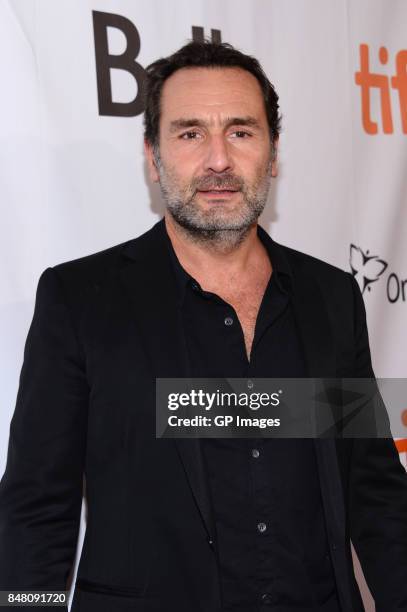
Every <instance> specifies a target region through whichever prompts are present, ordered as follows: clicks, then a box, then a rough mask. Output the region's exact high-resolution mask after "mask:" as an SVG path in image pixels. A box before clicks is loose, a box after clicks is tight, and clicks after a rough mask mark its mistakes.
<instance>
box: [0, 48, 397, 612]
mask: <svg viewBox="0 0 407 612" xmlns="http://www.w3.org/2000/svg"><path fill="white" fill-rule="evenodd" d="M278 135H279V115H278V96H277V94H276V92H275V91H274V88H273V87H272V85H271V84H270V82H269V81H268V79H267V78H266V76H265V75H264V73H263V71H262V69H261V67H260V65H259V63H258V62H257V61H256V60H255V59H254V58H252V57H250V56H247V55H244V54H243V53H241V52H239V51H237V50H235V49H233V47H231V46H229V45H226V44H212V43H208V42H204V43H190V44H188V45H186V46H185V47H183V48H181V49H180V50H179V51H178V52H176V53H175V54H174V55H172V56H170V57H168V58H165V59H161V60H159V61H157V62H155V63H154V64H152V65H151V66H150V67H149V68H148V70H147V98H146V112H145V151H146V156H147V161H148V166H149V171H150V175H151V179H152V180H153V181H158V182H159V183H160V186H161V189H162V193H163V198H164V201H165V204H166V212H165V218H164V219H163V220H161V221H160V222H158V223H157V224H156V225H155V226H154V227H153V228H152V229H151V230H149V231H148V232H147V233H145V234H144V235H142V236H140V237H139V238H136V239H134V240H130V241H128V242H126V243H124V244H120V245H117V246H115V247H113V248H110V249H107V250H106V251H103V252H100V253H96V254H93V255H91V256H88V257H84V258H82V259H79V260H75V261H71V262H67V263H64V264H60V265H58V266H54V267H53V268H47V269H46V270H45V271H44V272H43V274H42V275H41V278H40V280H39V284H38V290H37V297H36V305H35V312H34V317H33V321H32V324H31V327H30V330H29V334H28V338H27V343H26V347H25V354H24V364H23V367H22V372H21V378H20V387H19V392H18V397H17V405H16V409H15V413H14V416H13V419H12V423H11V431H10V443H9V453H8V460H7V467H6V472H5V474H4V477H3V479H2V482H1V486H0V503H1V510H0V543H1V546H0V588H1V589H3V590H5V589H7V590H10V589H48V590H57V589H64V588H65V586H66V582H67V579H68V576H69V572H70V570H71V568H72V563H73V559H74V552H75V546H76V538H77V533H78V524H79V515H80V506H81V497H82V476H83V473H84V474H85V477H86V497H87V503H88V518H87V530H86V535H85V540H84V545H83V550H82V555H81V560H80V564H79V569H78V577H77V580H76V585H75V592H74V597H73V605H72V610H73V612H94V611H95V612H96V611H97V612H107V611H114V612H124V611H130V610H131V611H133V612H161V611H167V610H171V611H172V610H174V611H177V612H191V611H194V612H215V611H220V610H236V611H240V612H254V611H257V610H261V611H265V610H274V611H275V612H277V611H278V612H293V611H294V610H295V611H297V610H307V611H309V612H310V611H316V610H322V611H324V612H334V611H335V612H337V611H339V610H342V611H345V612H351V611H360V610H363V605H362V602H361V598H360V594H359V591H358V588H357V585H356V581H355V578H354V574H353V569H352V558H351V551H350V538H352V541H353V544H354V545H355V548H356V550H357V552H358V555H359V557H360V560H361V563H362V566H363V569H364V572H365V575H366V578H367V582H368V584H369V586H370V589H371V591H372V593H373V596H374V598H375V600H376V609H377V610H380V611H383V612H384V611H385V612H390V611H396V610H398V611H400V610H407V482H406V474H405V472H404V469H403V467H402V466H401V463H400V461H399V458H398V455H397V452H396V449H395V445H394V443H393V441H392V440H391V439H382V440H379V439H358V440H356V439H355V440H350V439H348V440H334V439H325V440H311V439H286V440H282V439H281V440H271V439H269V440H267V439H260V438H259V439H255V440H253V439H234V438H233V439H210V438H207V439H156V437H155V379H156V378H157V377H169V378H172V377H174V378H183V377H188V376H192V377H225V376H227V377H242V378H247V385H248V388H249V389H250V388H251V387H252V386H253V384H255V378H256V377H267V378H270V377H308V376H311V377H337V376H347V377H371V376H374V374H373V371H372V366H371V359H370V352H369V344H368V335H367V329H366V320H365V312H364V307H363V301H362V297H361V294H360V291H359V289H358V287H357V284H356V282H355V280H354V279H353V277H352V276H351V275H350V274H349V273H345V272H343V271H341V270H339V269H337V268H335V267H333V266H330V265H328V264H326V263H323V262H321V261H319V260H317V259H315V258H312V257H310V256H307V255H305V254H302V253H299V252H297V251H294V250H292V249H289V248H287V247H284V246H281V245H278V244H277V243H276V242H274V241H273V240H272V239H271V238H270V237H269V236H268V234H267V233H266V232H265V231H264V230H263V229H262V228H260V227H259V226H258V225H257V220H258V217H259V215H260V213H261V212H262V210H263V208H264V206H265V203H266V198H267V193H268V189H269V184H270V180H271V177H275V176H276V174H277V147H278Z"/></svg>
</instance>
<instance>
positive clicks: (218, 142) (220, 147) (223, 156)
mask: <svg viewBox="0 0 407 612" xmlns="http://www.w3.org/2000/svg"><path fill="white" fill-rule="evenodd" d="M232 165H233V163H232V159H231V155H230V151H229V148H228V143H227V140H226V138H225V136H224V135H223V134H214V135H212V136H211V138H210V139H209V141H208V144H207V151H206V156H205V171H210V170H212V172H225V171H228V170H231V169H232Z"/></svg>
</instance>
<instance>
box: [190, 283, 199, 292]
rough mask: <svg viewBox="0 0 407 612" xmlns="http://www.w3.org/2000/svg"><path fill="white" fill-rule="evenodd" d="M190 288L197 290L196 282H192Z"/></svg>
mask: <svg viewBox="0 0 407 612" xmlns="http://www.w3.org/2000/svg"><path fill="white" fill-rule="evenodd" d="M192 289H195V291H197V290H198V289H199V287H198V283H192Z"/></svg>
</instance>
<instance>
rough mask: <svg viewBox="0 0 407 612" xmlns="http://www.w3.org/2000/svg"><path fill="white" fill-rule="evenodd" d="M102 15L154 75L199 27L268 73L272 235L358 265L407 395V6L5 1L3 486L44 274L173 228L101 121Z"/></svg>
mask: <svg viewBox="0 0 407 612" xmlns="http://www.w3.org/2000/svg"><path fill="white" fill-rule="evenodd" d="M92 12H95V13H96V18H98V16H99V17H100V13H103V12H104V13H110V14H115V15H120V16H122V17H125V18H126V19H127V20H129V22H131V24H130V25H132V26H134V28H135V29H136V30H137V32H138V34H139V37H140V51H139V53H138V55H137V57H136V59H135V61H136V62H137V63H138V64H140V65H141V66H146V65H147V64H148V63H150V62H151V61H153V60H154V59H156V58H157V57H159V56H161V55H167V54H169V53H171V52H173V51H174V50H175V49H177V48H178V47H180V46H181V45H182V44H184V43H185V42H186V41H187V39H190V38H191V36H192V26H195V27H201V28H203V29H204V32H205V34H206V35H209V34H210V32H211V29H216V30H220V32H221V37H222V40H223V41H225V42H230V43H232V44H233V45H235V46H236V47H238V48H240V49H241V50H243V51H245V52H248V53H251V54H253V55H255V56H256V57H258V58H259V60H260V61H261V63H262V64H263V67H264V68H265V70H266V72H267V74H268V75H269V77H270V79H271V81H272V82H273V83H274V85H275V87H276V89H277V91H278V93H279V95H280V104H281V110H282V113H283V133H282V136H281V139H280V173H279V177H278V178H277V179H276V180H275V181H274V183H273V187H272V192H271V195H270V201H269V205H268V207H267V209H266V211H265V213H264V214H263V217H262V221H261V222H262V225H263V226H264V227H265V228H266V229H267V230H268V231H269V232H270V233H271V234H272V236H273V237H274V238H275V239H276V240H277V241H279V242H282V243H284V244H287V245H289V246H292V247H294V248H296V249H298V250H302V251H305V252H308V253H310V254H312V255H315V256H317V257H320V258H321V259H324V260H326V261H329V262H331V263H333V264H335V265H337V266H339V267H341V268H343V269H347V270H350V269H351V267H350V265H351V264H352V268H353V270H354V272H355V273H356V277H357V279H358V281H359V283H360V286H361V288H362V289H363V288H364V292H363V296H364V298H365V304H366V309H367V316H368V325H369V332H370V341H371V350H372V358H373V365H374V368H375V372H376V375H377V376H380V377H405V376H406V370H407V358H406V348H405V347H406V345H407V326H406V313H407V239H406V236H407V214H406V213H407V210H406V208H407V207H406V196H407V172H406V167H407V147H406V140H407V50H406V39H405V24H406V23H407V4H406V3H405V1H404V0H392V2H391V3H389V2H388V1H387V0H292V1H291V2H287V0H239V2H238V3H236V2H235V1H233V0H223V2H222V3H220V2H218V1H217V0H205V1H204V0H174V1H173V2H171V3H169V2H164V1H161V2H160V1H157V0H155V1H153V0H140V1H138V2H134V0H93V1H90V0H8V1H7V0H0V65H1V82H2V87H1V95H0V110H1V112H0V143H1V146H0V194H1V213H2V214H1V224H0V255H1V256H0V274H1V286H2V293H1V299H0V308H1V311H0V335H1V345H0V365H1V368H0V393H1V411H0V473H2V472H3V469H4V466H5V460H6V452H7V441H8V430H9V422H10V419H11V416H12V412H13V409H14V404H15V398H16V393H17V386H18V377H19V372H20V368H21V364H22V356H23V348H24V341H25V337H26V334H27V331H28V326H29V324H30V321H31V318H32V314H33V306H34V297H35V289H36V285H37V282H38V278H39V276H40V274H41V272H42V271H43V270H44V269H45V268H46V267H48V266H50V265H55V264H57V263H60V262H62V261H66V260H69V259H73V258H75V257H80V256H83V255H87V254H89V253H91V252H95V251H98V250H102V249H104V248H107V247H109V246H112V245H113V244H116V243H118V242H123V241H125V240H128V239H130V238H132V237H135V236H137V235H139V234H141V233H142V232H143V231H145V230H146V229H148V228H149V227H150V226H151V225H152V224H153V223H154V222H155V221H157V220H158V218H159V217H160V216H161V214H162V211H163V208H162V204H161V201H160V196H159V192H158V190H157V189H156V188H151V187H150V186H149V185H148V182H147V174H146V166H145V163H144V160H143V155H142V117H141V115H140V114H139V115H136V116H131V117H124V116H106V115H103V114H100V112H99V104H98V88H97V64H98V61H97V59H96V55H95V35H94V34H95V33H94V25H93V18H92V14H93V13H92ZM129 27H130V26H129ZM132 32H133V30H132ZM107 35H108V50H109V54H114V55H121V54H123V53H124V51H125V49H126V46H127V45H128V44H129V40H128V38H126V35H125V34H124V33H123V31H122V30H121V29H119V28H117V27H109V28H108V30H107ZM403 46H404V48H403ZM397 65H398V69H397ZM110 79H111V86H112V98H113V101H114V102H122V103H130V102H131V101H132V100H133V99H134V98H135V97H136V95H137V91H138V88H137V82H136V80H135V79H134V77H133V76H132V75H131V74H130V73H129V72H127V71H125V70H119V69H113V70H111V71H110ZM351 245H353V247H352V249H351ZM350 253H352V254H351V262H350ZM406 438H407V435H406ZM401 446H402V442H400V448H401ZM402 460H403V462H405V454H404V453H403V456H402ZM83 528H84V524H83V522H82V530H81V532H82V533H83ZM365 598H366V602H368V594H367V593H366V594H365ZM366 607H367V609H369V610H372V609H374V608H373V607H372V606H371V603H366Z"/></svg>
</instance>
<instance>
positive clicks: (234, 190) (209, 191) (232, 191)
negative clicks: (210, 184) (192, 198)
mask: <svg viewBox="0 0 407 612" xmlns="http://www.w3.org/2000/svg"><path fill="white" fill-rule="evenodd" d="M198 191H199V192H200V193H236V191H238V189H198Z"/></svg>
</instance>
